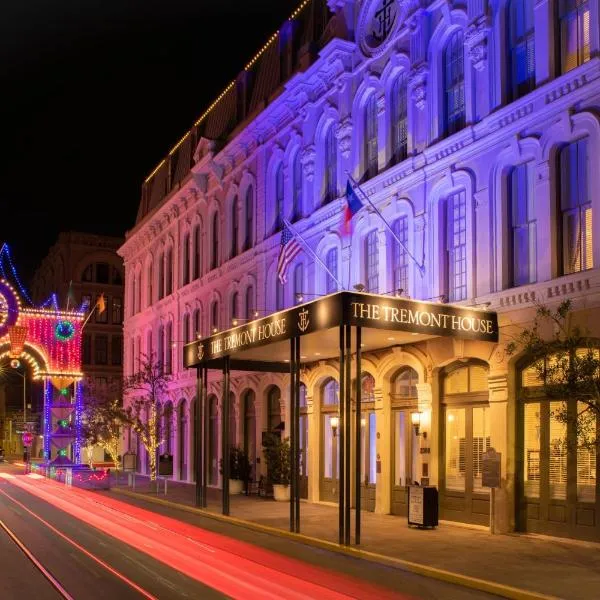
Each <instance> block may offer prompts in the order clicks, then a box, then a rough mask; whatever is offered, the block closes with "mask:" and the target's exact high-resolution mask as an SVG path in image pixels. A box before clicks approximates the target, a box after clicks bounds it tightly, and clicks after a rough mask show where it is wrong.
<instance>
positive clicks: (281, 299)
mask: <svg viewBox="0 0 600 600" xmlns="http://www.w3.org/2000/svg"><path fill="white" fill-rule="evenodd" d="M284 307H285V296H284V289H283V283H281V281H280V280H279V277H275V310H283V309H284Z"/></svg>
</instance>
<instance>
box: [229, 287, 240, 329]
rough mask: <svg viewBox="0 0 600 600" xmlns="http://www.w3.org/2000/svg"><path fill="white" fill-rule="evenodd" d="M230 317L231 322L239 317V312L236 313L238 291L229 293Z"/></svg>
mask: <svg viewBox="0 0 600 600" xmlns="http://www.w3.org/2000/svg"><path fill="white" fill-rule="evenodd" d="M230 317H231V321H232V322H233V320H234V319H237V318H238V317H239V314H238V293H237V292H233V294H231V306H230ZM232 324H233V323H232Z"/></svg>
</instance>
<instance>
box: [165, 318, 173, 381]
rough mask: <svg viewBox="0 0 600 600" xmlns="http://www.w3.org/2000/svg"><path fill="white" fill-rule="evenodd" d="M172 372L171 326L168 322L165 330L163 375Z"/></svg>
mask: <svg viewBox="0 0 600 600" xmlns="http://www.w3.org/2000/svg"><path fill="white" fill-rule="evenodd" d="M172 372H173V324H172V323H171V322H170V321H169V322H168V323H167V327H166V330H165V373H166V374H167V375H170V374H171V373H172Z"/></svg>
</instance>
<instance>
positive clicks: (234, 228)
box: [231, 196, 240, 258]
mask: <svg viewBox="0 0 600 600" xmlns="http://www.w3.org/2000/svg"><path fill="white" fill-rule="evenodd" d="M239 209H240V207H239V202H238V197H237V196H236V197H235V198H234V199H233V202H232V203H231V258H233V257H234V256H237V253H238V238H239V235H240V210H239Z"/></svg>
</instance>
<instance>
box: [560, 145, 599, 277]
mask: <svg viewBox="0 0 600 600" xmlns="http://www.w3.org/2000/svg"><path fill="white" fill-rule="evenodd" d="M588 162H589V160H588V140H587V138H583V139H581V140H578V141H577V142H573V143H572V144H569V145H568V146H565V147H564V148H563V149H562V150H561V151H560V156H559V163H560V164H559V168H560V174H559V177H560V205H559V209H560V223H559V227H560V236H561V238H562V239H561V242H562V243H561V245H562V271H563V274H564V275H567V274H568V273H575V272H577V271H583V270H585V269H591V268H592V267H593V266H594V263H593V244H592V199H591V194H590V189H589V179H588V178H589V175H588Z"/></svg>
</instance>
